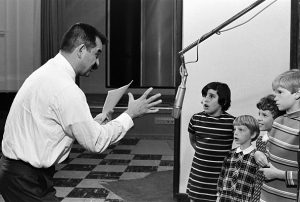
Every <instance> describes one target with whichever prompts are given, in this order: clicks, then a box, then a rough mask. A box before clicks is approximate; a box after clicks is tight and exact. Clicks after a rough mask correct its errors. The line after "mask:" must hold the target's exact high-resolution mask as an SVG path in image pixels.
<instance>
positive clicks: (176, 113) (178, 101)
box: [172, 83, 186, 119]
mask: <svg viewBox="0 0 300 202" xmlns="http://www.w3.org/2000/svg"><path fill="white" fill-rule="evenodd" d="M181 84H182V83H181ZM181 84H180V86H179V87H178V90H177V94H176V97H175V102H174V108H173V112H172V116H173V117H174V118H175V119H178V118H179V117H180V114H181V108H182V103H183V100H184V94H185V89H186V87H185V86H183V85H181Z"/></svg>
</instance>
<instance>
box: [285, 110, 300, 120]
mask: <svg viewBox="0 0 300 202" xmlns="http://www.w3.org/2000/svg"><path fill="white" fill-rule="evenodd" d="M285 116H287V117H289V118H291V119H292V118H296V119H297V118H298V119H299V117H300V111H295V112H292V113H289V114H285Z"/></svg>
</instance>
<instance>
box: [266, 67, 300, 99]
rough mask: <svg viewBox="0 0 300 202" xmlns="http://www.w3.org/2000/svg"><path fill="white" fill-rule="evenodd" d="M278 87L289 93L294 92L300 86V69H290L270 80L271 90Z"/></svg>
mask: <svg viewBox="0 0 300 202" xmlns="http://www.w3.org/2000/svg"><path fill="white" fill-rule="evenodd" d="M278 87H282V88H285V89H287V90H289V91H290V92H291V93H296V92H298V91H299V88H300V71H299V70H298V69H291V70H288V71H286V72H283V73H282V74H280V75H278V76H277V77H276V78H275V79H274V80H273V82H272V88H273V90H276V89H277V88H278Z"/></svg>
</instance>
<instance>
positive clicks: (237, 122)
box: [233, 115, 260, 141]
mask: <svg viewBox="0 0 300 202" xmlns="http://www.w3.org/2000/svg"><path fill="white" fill-rule="evenodd" d="M233 126H246V127H247V128H248V129H249V130H250V133H251V135H253V134H255V137H254V138H252V141H254V140H256V139H257V137H258V136H259V133H260V130H259V125H258V122H257V120H256V119H255V118H254V117H253V116H250V115H241V116H238V117H236V118H235V119H234V121H233Z"/></svg>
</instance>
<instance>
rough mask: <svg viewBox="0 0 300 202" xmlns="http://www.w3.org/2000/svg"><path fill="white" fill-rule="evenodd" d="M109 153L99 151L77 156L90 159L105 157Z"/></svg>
mask: <svg viewBox="0 0 300 202" xmlns="http://www.w3.org/2000/svg"><path fill="white" fill-rule="evenodd" d="M106 156H107V154H99V153H82V154H80V155H79V156H78V157H77V158H88V159H104V158H105V157H106Z"/></svg>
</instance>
